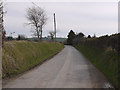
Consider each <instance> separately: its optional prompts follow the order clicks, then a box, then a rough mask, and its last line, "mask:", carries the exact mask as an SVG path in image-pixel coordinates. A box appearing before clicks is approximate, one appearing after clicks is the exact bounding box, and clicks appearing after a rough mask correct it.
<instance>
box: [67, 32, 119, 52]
mask: <svg viewBox="0 0 120 90" xmlns="http://www.w3.org/2000/svg"><path fill="white" fill-rule="evenodd" d="M67 44H69V45H87V46H91V47H98V48H102V49H104V48H110V49H111V50H113V51H118V53H119V54H120V33H117V34H112V35H110V36H108V35H104V36H100V37H96V36H95V35H94V36H93V37H91V36H90V35H88V37H85V35H84V34H83V33H79V34H75V33H74V31H73V30H71V31H70V32H69V34H68V39H67Z"/></svg>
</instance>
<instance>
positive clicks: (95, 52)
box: [75, 45, 120, 87]
mask: <svg viewBox="0 0 120 90" xmlns="http://www.w3.org/2000/svg"><path fill="white" fill-rule="evenodd" d="M75 47H76V48H77V49H78V50H79V51H80V52H82V53H83V55H84V56H86V57H87V58H88V60H90V61H91V63H92V64H93V65H95V66H96V67H97V68H98V69H100V71H101V72H103V73H104V75H105V76H106V77H107V78H108V80H110V81H111V83H112V84H113V85H114V86H115V87H120V86H119V83H120V81H119V80H118V78H119V77H120V76H119V74H118V59H120V57H118V52H117V51H113V50H111V49H110V48H107V49H101V48H96V47H90V46H80V45H78V46H75Z"/></svg>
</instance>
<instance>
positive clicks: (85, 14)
mask: <svg viewBox="0 0 120 90" xmlns="http://www.w3.org/2000/svg"><path fill="white" fill-rule="evenodd" d="M36 4H37V5H38V6H40V7H42V8H44V9H45V10H46V13H47V17H48V21H47V24H46V26H45V27H44V28H43V36H48V32H49V31H52V30H53V13H56V21H57V36H58V37H67V35H68V32H69V31H70V30H71V29H72V30H73V31H74V32H75V33H79V32H83V33H84V34H85V35H86V36H87V35H91V36H93V35H94V34H95V35H96V36H101V35H106V34H109V35H110V34H114V33H117V32H118V3H117V2H36ZM32 6H33V4H32V3H31V2H6V6H5V10H6V11H7V13H6V14H5V21H4V23H5V30H6V32H7V35H9V34H10V33H11V32H15V34H13V36H17V35H18V34H24V35H25V36H27V37H32V36H31V34H32V32H31V27H30V26H26V25H25V23H27V22H28V21H27V19H26V10H27V8H28V7H32Z"/></svg>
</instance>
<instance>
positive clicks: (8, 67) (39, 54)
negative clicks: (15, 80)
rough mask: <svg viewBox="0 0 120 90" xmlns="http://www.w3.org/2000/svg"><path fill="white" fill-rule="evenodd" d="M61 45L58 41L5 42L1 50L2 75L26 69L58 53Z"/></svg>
mask: <svg viewBox="0 0 120 90" xmlns="http://www.w3.org/2000/svg"><path fill="white" fill-rule="evenodd" d="M63 47H64V45H63V44H60V43H58V42H28V41H9V42H5V44H4V47H3V50H2V77H3V78H6V77H11V76H14V75H17V74H20V73H22V72H24V71H27V70H29V69H30V68H32V67H34V66H35V65H37V64H40V63H42V62H43V61H45V60H46V59H48V58H50V57H52V56H53V55H55V54H56V53H58V52H59V51H60V50H62V49H63Z"/></svg>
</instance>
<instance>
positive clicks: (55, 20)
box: [54, 13, 56, 41]
mask: <svg viewBox="0 0 120 90" xmlns="http://www.w3.org/2000/svg"><path fill="white" fill-rule="evenodd" d="M54 31H55V41H56V20H55V13H54Z"/></svg>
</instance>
